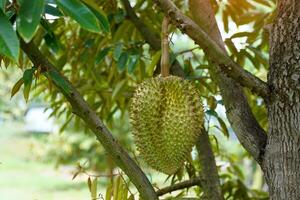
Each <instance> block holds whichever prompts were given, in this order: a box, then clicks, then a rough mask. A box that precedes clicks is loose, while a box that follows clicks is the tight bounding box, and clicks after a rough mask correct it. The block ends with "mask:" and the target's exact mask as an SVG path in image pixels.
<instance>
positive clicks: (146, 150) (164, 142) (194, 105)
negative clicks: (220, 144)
mask: <svg viewBox="0 0 300 200" xmlns="http://www.w3.org/2000/svg"><path fill="white" fill-rule="evenodd" d="M203 115H204V114H203V106H202V103H201V100H200V94H199V93H198V91H197V89H196V88H195V87H194V86H193V85H192V84H191V83H190V82H189V81H186V80H183V79H182V78H179V77H176V76H167V77H155V78H150V79H148V80H146V81H144V82H142V83H141V84H140V85H138V87H137V89H136V91H135V94H134V96H133V98H132V100H131V105H130V122H131V125H132V133H133V136H134V141H135V144H136V146H137V149H138V151H139V152H140V155H141V157H142V158H143V159H144V160H145V162H146V163H147V164H148V165H149V166H150V167H152V168H154V169H156V170H158V171H160V172H163V173H166V174H173V173H175V172H176V171H177V170H178V169H179V168H180V167H181V166H182V165H183V163H184V161H185V160H186V158H187V157H188V154H189V153H190V152H191V150H192V147H193V146H194V144H195V143H196V141H197V138H198V136H199V134H200V129H201V128H202V124H203V120H204V116H203Z"/></svg>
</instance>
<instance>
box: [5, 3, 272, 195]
mask: <svg viewBox="0 0 300 200" xmlns="http://www.w3.org/2000/svg"><path fill="white" fill-rule="evenodd" d="M17 2H19V4H18V3H17V4H16V2H15V1H5V0H0V26H1V28H0V65H1V66H5V67H11V66H12V65H13V63H15V64H16V65H17V66H18V67H19V68H20V69H21V70H22V74H23V75H20V74H19V77H17V78H14V80H15V82H16V83H15V85H14V86H13V85H11V88H12V90H11V97H12V96H14V95H16V94H17V93H18V92H19V91H20V90H21V87H22V85H23V86H24V88H23V94H24V97H25V99H26V101H27V100H28V99H29V95H31V96H32V97H36V96H43V97H44V98H45V100H46V101H47V102H49V104H50V107H51V108H52V109H53V110H52V111H53V112H52V114H51V117H56V118H59V119H61V121H63V122H62V123H60V125H61V129H60V131H61V132H63V133H64V134H62V135H54V136H52V137H50V139H49V142H48V143H47V145H46V148H45V149H46V154H47V156H46V158H47V159H54V160H56V161H57V164H58V165H59V164H74V163H76V162H77V161H78V160H80V161H81V160H88V164H87V166H88V168H90V169H92V170H95V171H100V172H104V171H105V169H107V168H115V167H116V166H114V165H111V166H108V164H107V162H103V160H106V159H107V156H106V155H105V153H104V151H103V149H102V147H100V146H99V145H98V143H97V142H96V141H95V140H94V138H93V137H91V136H90V135H89V131H87V127H86V126H85V125H84V124H82V122H81V121H80V119H79V118H78V117H73V115H72V113H71V110H70V105H69V104H67V103H66V100H65V98H64V97H62V95H61V94H60V93H59V92H58V91H57V89H55V87H54V86H56V87H59V88H61V89H62V90H63V91H64V93H65V94H69V93H70V88H69V86H68V84H67V82H66V80H65V79H62V78H60V76H59V74H58V73H60V74H62V75H64V76H65V77H66V78H67V79H68V80H70V82H71V83H72V84H73V85H74V87H76V89H78V90H79V92H80V94H82V96H83V98H84V99H85V100H86V101H87V102H88V103H89V105H90V106H91V108H92V109H93V110H95V111H96V112H97V114H98V115H99V117H100V118H101V119H103V121H104V122H105V124H106V125H107V126H108V127H109V128H110V129H111V130H112V132H113V133H114V136H116V137H117V138H118V139H119V140H121V143H122V144H123V145H125V146H126V147H127V148H128V149H133V145H132V139H131V135H129V133H130V131H129V130H130V129H129V124H128V104H129V101H130V98H131V97H132V95H133V91H134V89H135V88H136V86H137V84H139V83H141V82H142V81H143V80H145V79H147V78H149V77H153V76H156V75H157V68H158V67H157V66H159V60H160V56H161V51H160V50H157V48H154V47H152V46H151V45H149V44H147V42H146V41H145V38H144V36H145V35H142V34H141V33H140V32H139V28H140V27H136V26H135V25H134V24H133V23H132V21H130V20H129V18H128V16H127V14H128V13H126V11H125V10H124V7H123V6H122V4H121V3H120V2H119V1H116V0H111V1H107V0H99V1H95V0H57V1H50V0H48V1H31V2H32V3H28V2H27V1H25V0H24V1H17ZM130 2H131V4H132V5H133V6H134V10H135V12H136V13H137V16H138V17H139V18H140V20H141V21H142V22H143V23H144V24H146V25H147V26H148V27H149V29H150V30H151V31H152V32H153V33H154V34H156V35H158V36H159V35H160V31H161V21H162V16H163V15H162V14H161V12H160V11H159V10H158V9H153V8H154V5H153V1H144V0H137V1H130ZM174 3H176V5H177V6H178V7H179V8H180V9H181V10H182V11H183V12H184V13H185V14H187V15H189V11H188V10H187V7H186V3H187V1H179V0H176V1H174ZM211 3H212V5H213V8H214V11H215V13H216V16H217V19H220V22H221V24H222V26H221V27H220V30H221V33H222V35H223V36H224V41H225V45H226V48H227V50H228V52H229V54H230V56H231V58H232V59H233V60H234V61H236V62H237V63H239V64H240V65H241V66H244V67H245V69H247V70H248V71H250V72H251V73H254V74H255V75H257V76H259V77H260V78H262V79H266V70H267V68H268V52H267V50H268V32H267V30H266V28H265V27H267V26H268V25H269V24H270V23H271V22H272V20H273V18H274V16H275V11H274V10H275V0H228V1H216V0H211ZM15 20H16V29H14V28H13V25H12V24H14V21H15ZM16 31H17V32H18V33H19V35H20V37H22V38H23V39H24V40H25V41H29V40H32V41H34V42H35V44H36V45H37V46H39V48H40V50H41V51H42V53H43V55H44V56H45V57H46V58H47V59H49V61H50V62H51V63H53V64H54V65H55V66H57V69H58V71H57V72H56V71H43V72H40V69H39V67H40V66H36V68H32V63H31V62H30V61H29V59H28V57H27V56H26V55H25V54H24V52H22V51H21V50H20V47H19V41H18V37H17V34H16ZM170 31H171V32H172V33H173V35H172V37H171V41H172V42H171V43H170V47H171V49H172V51H173V53H172V56H171V61H172V63H173V61H175V60H176V61H177V62H178V63H179V64H180V66H181V67H182V69H183V71H184V73H185V78H186V79H188V80H190V81H192V82H194V84H195V85H196V87H197V89H198V90H199V91H200V93H201V98H202V101H203V102H204V105H205V111H206V123H205V127H206V129H207V130H208V132H209V134H210V135H211V141H212V143H213V144H214V152H215V154H216V155H217V161H218V163H221V164H218V165H219V172H220V173H221V174H222V175H221V183H222V189H223V190H224V193H225V194H226V198H227V199H241V197H242V196H244V197H245V199H247V198H248V199H264V198H266V197H265V194H264V193H262V192H259V191H256V190H252V189H251V188H250V187H251V186H250V185H249V182H251V181H253V180H252V179H251V175H252V174H253V173H254V172H253V173H252V174H250V175H249V174H248V175H245V174H247V173H246V172H244V171H242V172H241V170H240V168H239V167H237V164H235V163H239V164H240V165H242V164H243V163H241V162H242V160H243V159H245V160H247V154H246V153H244V152H243V153H242V155H238V156H236V155H233V153H232V152H229V151H230V149H231V148H232V147H231V146H230V147H229V148H224V144H223V143H226V142H228V141H229V142H230V141H232V140H234V137H233V135H232V130H231V127H230V126H229V123H228V122H227V120H226V117H225V116H224V107H223V102H222V99H221V98H220V96H219V88H218V87H217V84H216V82H215V80H214V79H212V77H211V74H209V72H208V69H209V68H210V65H209V63H208V60H207V57H206V56H205V54H204V53H203V51H202V50H201V49H199V48H198V46H196V45H195V44H194V42H192V41H191V40H190V39H188V38H187V37H183V36H182V34H181V32H180V31H178V30H177V29H176V28H175V27H171V30H170ZM10 74H14V73H12V72H11V73H10ZM40 75H43V76H40ZM45 77H46V78H45ZM33 81H34V83H35V90H31V87H32V82H33ZM246 94H247V97H248V101H249V103H250V106H251V108H252V110H253V112H254V115H255V117H256V118H257V120H258V122H259V123H260V124H261V125H262V127H263V128H265V129H266V128H267V121H266V108H265V107H264V106H263V105H262V103H261V101H262V100H261V99H260V98H258V97H257V96H254V95H252V94H251V93H250V92H248V91H246ZM1 95H2V94H1ZM3 95H5V94H3ZM2 101H3V100H1V101H0V105H3V107H5V106H4V105H7V102H6V101H5V102H2ZM83 132H85V133H83ZM220 133H221V134H220ZM224 136H225V137H224ZM218 141H220V142H218ZM220 149H221V150H220ZM240 149H241V148H240V147H239V148H238V150H236V151H240ZM222 151H223V152H224V154H227V155H228V156H225V155H224V154H223V153H222ZM132 154H133V155H135V154H136V152H134V151H133V153H132ZM137 160H138V161H140V162H141V160H140V159H139V156H137ZM248 161H249V160H248ZM249 162H250V161H249ZM141 163H142V162H141ZM222 163H226V164H222ZM141 165H142V166H143V163H142V164H141ZM224 166H229V167H224ZM251 166H253V163H252V165H251ZM143 167H144V166H143ZM200 168H201V166H198V160H197V157H196V156H194V155H192V156H191V158H190V161H189V162H187V163H186V164H185V166H184V167H183V168H182V170H181V171H180V172H178V173H177V174H174V175H172V176H170V177H169V179H168V181H169V182H168V183H170V184H174V183H177V182H178V181H179V180H183V179H184V178H186V177H193V176H196V175H197V174H196V172H195V171H197V172H198V171H199V170H200ZM224 168H225V169H224ZM143 169H144V168H143ZM145 169H146V170H145V171H147V172H149V174H151V171H148V169H147V168H145ZM249 177H250V178H249ZM249 179H251V180H250V181H249ZM114 183H115V184H113V183H112V184H113V185H109V186H108V189H107V193H108V194H113V193H114V192H115V191H116V189H113V188H115V187H118V186H116V185H118V182H117V180H114ZM246 183H247V184H246ZM119 184H120V185H122V184H121V183H119ZM159 184H160V185H166V184H164V183H159ZM89 185H90V188H92V185H93V182H92V180H91V182H90V184H89ZM123 186H124V184H123V185H122V187H120V188H121V189H120V190H121V191H122V190H123V189H122V188H124V187H123ZM261 189H262V188H261V187H260V188H257V190H261ZM91 191H92V190H91ZM124 191H125V189H124ZM194 192H195V193H196V194H197V195H198V196H201V195H202V194H203V193H202V191H201V189H199V188H198V189H194ZM92 193H93V197H94V196H95V192H94V190H93V192H92ZM121 193H122V192H121ZM124 193H125V192H124ZM187 193H188V192H187V191H186V190H182V191H181V192H180V195H181V196H185V195H186V194H187ZM180 195H179V196H180ZM108 196H110V195H108ZM127 197H128V199H132V198H133V197H132V196H130V195H129V193H128V196H127ZM107 199H110V198H108V197H107Z"/></svg>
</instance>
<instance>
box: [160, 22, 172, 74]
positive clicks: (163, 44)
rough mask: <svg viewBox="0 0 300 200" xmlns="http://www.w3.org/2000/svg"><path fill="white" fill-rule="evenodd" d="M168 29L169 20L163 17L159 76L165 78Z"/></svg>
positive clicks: (167, 59) (167, 62)
mask: <svg viewBox="0 0 300 200" xmlns="http://www.w3.org/2000/svg"><path fill="white" fill-rule="evenodd" d="M168 27H169V19H168V18H167V17H164V19H163V23H162V42H161V49H162V53H161V54H162V56H161V64H160V66H161V76H162V77H166V76H169V59H170V56H169V38H168V37H169V34H168Z"/></svg>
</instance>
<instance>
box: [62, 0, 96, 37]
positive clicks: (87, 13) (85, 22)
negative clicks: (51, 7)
mask: <svg viewBox="0 0 300 200" xmlns="http://www.w3.org/2000/svg"><path fill="white" fill-rule="evenodd" d="M56 2H57V5H58V6H59V7H60V8H61V10H62V11H63V12H64V13H65V14H67V15H69V16H70V17H71V18H73V19H74V20H75V21H77V22H78V23H79V24H80V26H81V27H82V28H84V29H86V30H88V31H91V32H95V33H98V32H100V26H99V24H98V20H97V17H96V16H95V15H94V13H93V12H92V11H91V10H90V9H89V8H88V7H87V6H86V5H84V4H83V3H81V2H80V1H79V0H57V1H56Z"/></svg>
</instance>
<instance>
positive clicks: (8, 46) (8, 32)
mask: <svg viewBox="0 0 300 200" xmlns="http://www.w3.org/2000/svg"><path fill="white" fill-rule="evenodd" d="M0 25H1V29H0V47H1V48H0V56H1V55H3V56H7V57H8V58H10V59H12V60H14V61H17V60H18V57H19V40H18V38H17V35H16V33H15V32H14V30H13V28H12V25H11V24H10V23H9V21H8V19H7V17H6V16H5V14H4V13H3V11H2V10H0Z"/></svg>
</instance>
